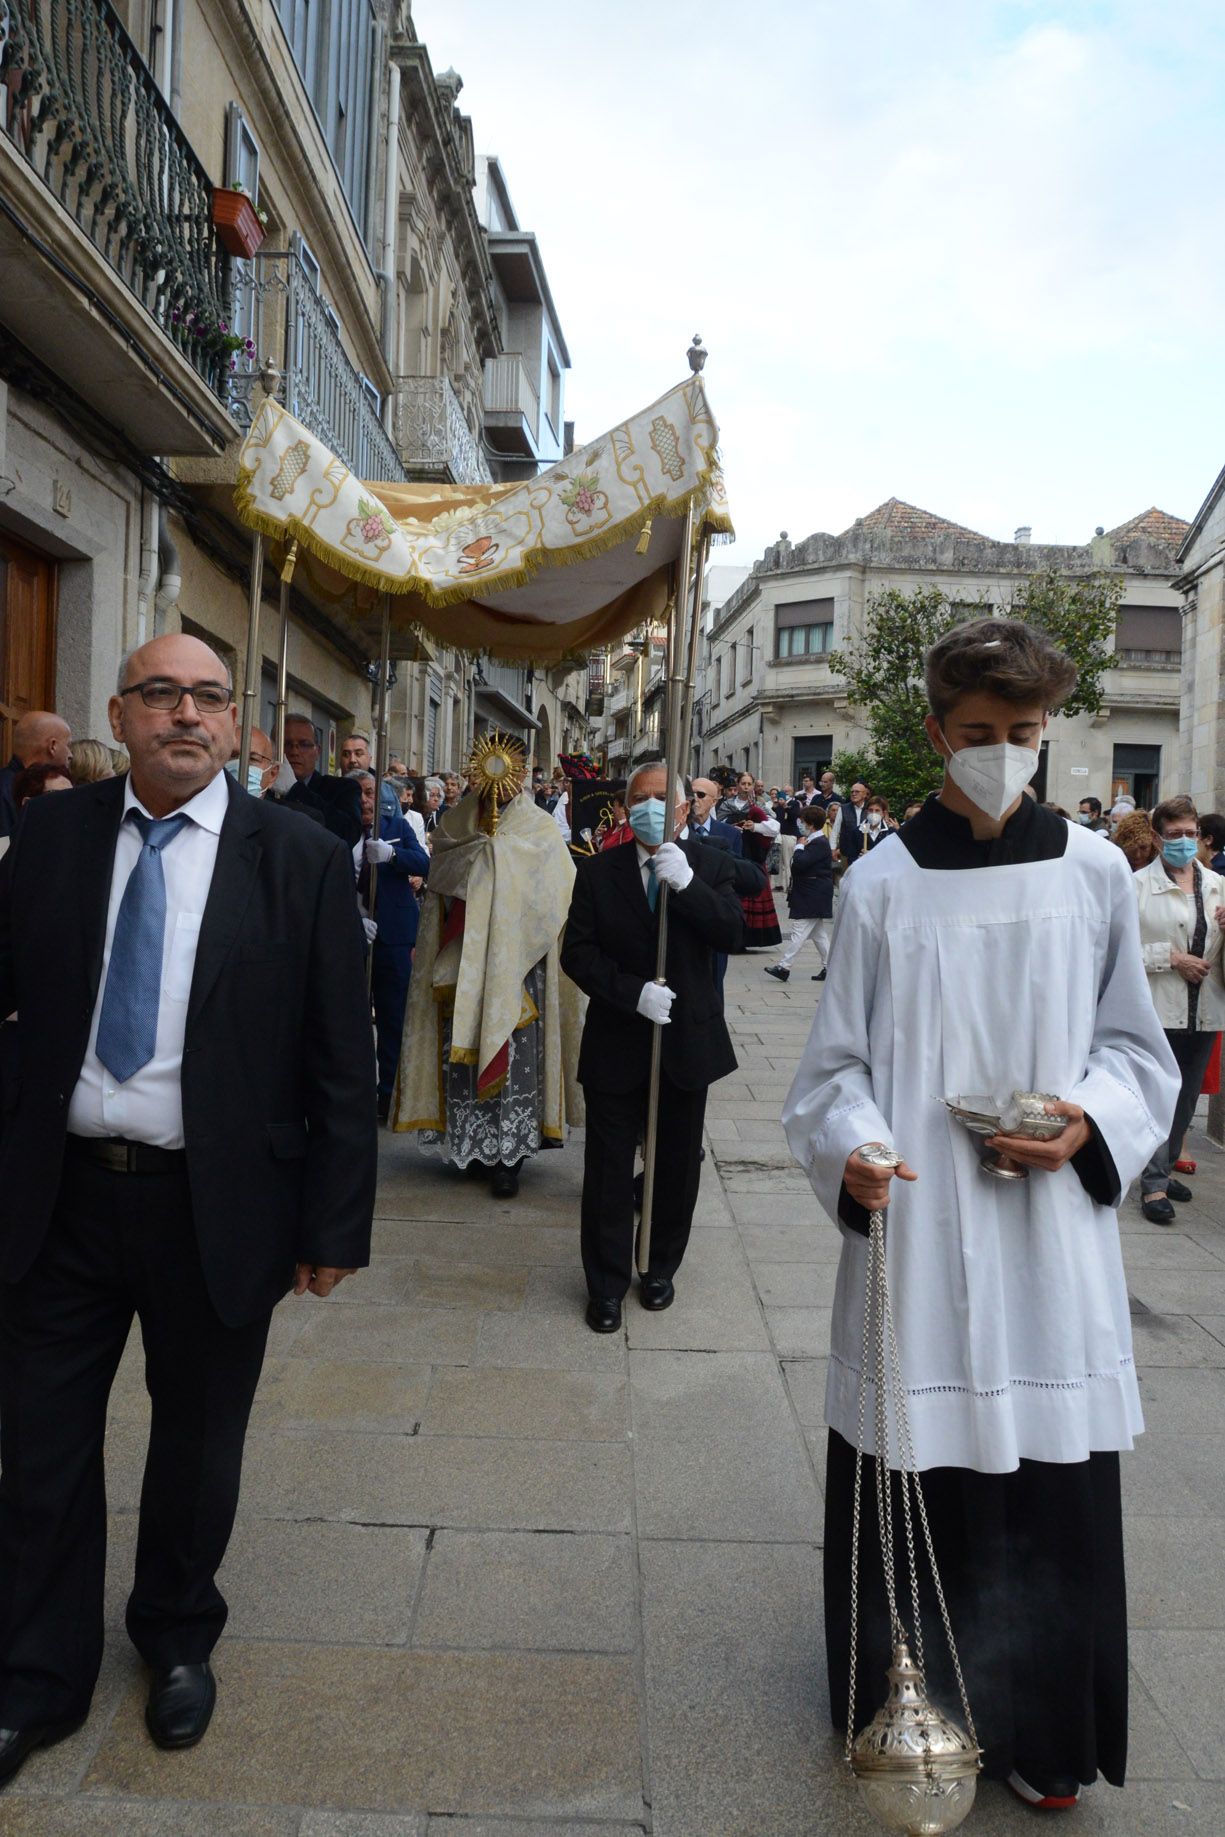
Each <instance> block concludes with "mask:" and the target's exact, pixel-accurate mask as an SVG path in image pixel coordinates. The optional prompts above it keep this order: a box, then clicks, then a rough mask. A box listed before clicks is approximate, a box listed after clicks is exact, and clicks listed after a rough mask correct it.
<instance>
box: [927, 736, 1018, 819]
mask: <svg viewBox="0 0 1225 1837" xmlns="http://www.w3.org/2000/svg"><path fill="white" fill-rule="evenodd" d="M940 738H941V739H942V740H943V741H944V744H945V745H946V746H948V745H949V742H948V738H947V736H946V735H945V734H944V732H943V731H941V734H940ZM944 763H945V765H946V766H947V767H948V772H949V777H950V778H951V779H952V781H953V783H954V784H955V785H956V786H957V788H958V790H959V791H964V792H965V794H966V796H967V797H968V798H969V800H970V802H971V803H972V804H973V805H974V806H975V807H976V808H977V809H979V810H981V811H982V813H983V815H984V816H989V817H990V818H991V821H992V822H993V823H998V822H999V820H1000V818H1001V817H1002V816H1003V814H1004V812H1005V810H1009V809H1011V808H1012V806H1013V804H1015V803H1016V801H1017V799H1018V797H1020V795H1021V793H1022V792H1023V791H1024V789H1025V787H1026V785H1027V784H1028V783H1029V781H1030V779H1031V778H1032V777H1033V775H1034V773H1035V772H1036V771H1037V769H1038V755H1037V753H1036V752H1035V751H1034V750H1033V748H1032V747H1030V746H1013V745H1012V743H1011V742H1010V741H1008V740H1005V741H1003V742H1002V743H1001V744H1000V745H999V746H963V747H962V749H961V751H960V752H959V753H955V752H953V751H952V750H951V748H950V751H949V756H948V758H947V759H946V760H945V762H944Z"/></svg>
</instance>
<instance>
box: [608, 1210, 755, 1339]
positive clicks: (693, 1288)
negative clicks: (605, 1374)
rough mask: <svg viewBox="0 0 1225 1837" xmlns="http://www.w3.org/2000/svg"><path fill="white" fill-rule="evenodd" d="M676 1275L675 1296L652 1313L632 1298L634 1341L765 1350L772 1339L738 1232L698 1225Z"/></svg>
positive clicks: (629, 1329) (629, 1318)
mask: <svg viewBox="0 0 1225 1837" xmlns="http://www.w3.org/2000/svg"><path fill="white" fill-rule="evenodd" d="M693 1237H694V1240H697V1241H696V1242H693V1241H691V1246H690V1251H689V1253H687V1255H686V1258H685V1261H684V1262H683V1263H682V1264H681V1267H680V1270H679V1271H678V1273H677V1277H676V1300H675V1301H674V1302H673V1304H672V1306H671V1307H670V1308H666V1309H664V1311H663V1312H662V1313H658V1314H653V1313H649V1312H647V1310H646V1309H644V1308H641V1307H639V1306H638V1305H637V1303H636V1301H634V1300H632V1299H631V1300H629V1301H627V1304H626V1334H627V1337H628V1339H629V1343H630V1346H631V1347H635V1346H642V1347H655V1348H660V1349H665V1348H669V1347H673V1348H677V1349H680V1350H699V1351H708V1352H730V1353H735V1352H744V1351H748V1352H752V1351H757V1350H760V1351H763V1352H764V1351H766V1350H767V1349H768V1347H769V1344H770V1342H769V1339H768V1337H767V1335H766V1327H765V1321H764V1320H763V1318H762V1312H761V1304H760V1302H759V1301H758V1299H757V1295H756V1293H755V1291H754V1286H753V1278H752V1274H751V1272H750V1270H749V1266H748V1262H747V1260H746V1258H745V1255H744V1251H743V1250H742V1249H741V1247H740V1243H739V1234H738V1233H736V1232H734V1231H717V1230H716V1231H712V1232H710V1233H708V1234H707V1235H705V1236H701V1235H700V1233H699V1231H697V1230H695V1232H694V1234H693Z"/></svg>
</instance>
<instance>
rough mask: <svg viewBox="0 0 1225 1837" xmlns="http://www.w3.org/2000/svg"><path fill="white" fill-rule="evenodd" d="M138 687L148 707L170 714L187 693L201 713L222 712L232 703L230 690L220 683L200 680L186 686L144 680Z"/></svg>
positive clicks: (142, 699)
mask: <svg viewBox="0 0 1225 1837" xmlns="http://www.w3.org/2000/svg"><path fill="white" fill-rule="evenodd" d="M136 687H137V688H138V689H139V691H140V699H141V701H142V702H143V703H144V704H145V707H146V708H156V709H158V710H159V712H161V713H162V714H169V713H171V712H172V711H173V710H174V709H175V708H177V707H178V705H179V703H180V702H181V701H182V699H183V697H184V696H185V695H190V697H191V699H192V701H193V702H194V703H195V704H196V707H197V708H198V709H199V710H200V712H201V714H220V713H221V712H222V710H223V709H226V708H228V707H229V705H230V699H231V698H230V691H229V689H228V688H227V687H225V686H224V685H222V684H220V683H209V682H199V683H192V684H190V685H188V686H184V684H182V683H177V682H143V683H138V684H137V685H136Z"/></svg>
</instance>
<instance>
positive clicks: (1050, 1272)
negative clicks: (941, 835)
mask: <svg viewBox="0 0 1225 1837" xmlns="http://www.w3.org/2000/svg"><path fill="white" fill-rule="evenodd" d="M1178 1085H1179V1079H1178V1071H1177V1067H1176V1066H1175V1063H1174V1059H1173V1055H1172V1054H1171V1052H1170V1049H1169V1047H1168V1045H1167V1044H1166V1040H1165V1036H1164V1034H1163V1033H1162V1030H1161V1027H1160V1026H1159V1024H1158V1022H1157V1018H1156V1015H1155V1014H1154V1011H1153V1003H1152V997H1151V995H1150V994H1149V990H1148V987H1147V983H1146V978H1145V974H1144V968H1143V964H1142V962H1141V956H1140V940H1139V933H1138V927H1137V920H1136V900H1135V894H1134V892H1133V890H1132V885H1131V871H1130V869H1129V868H1128V865H1127V862H1126V860H1125V858H1124V856H1123V854H1122V852H1121V850H1119V849H1116V848H1103V847H1102V845H1101V842H1100V839H1099V838H1098V837H1097V836H1095V835H1092V834H1090V833H1089V832H1088V831H1077V830H1072V831H1071V832H1070V834H1069V837H1068V848H1067V853H1066V855H1064V856H1063V857H1062V859H1059V860H1053V861H1049V860H1048V861H1035V862H1027V863H1023V864H1020V865H1015V866H1000V867H982V868H967V869H957V870H953V869H935V870H933V869H924V868H920V867H919V866H918V865H917V864H916V862H915V861H914V859H913V858H912V856H911V854H910V852H909V850H908V849H907V848H906V847H905V846H904V844H900V843H899V844H896V845H895V846H894V847H893V848H879V849H874V850H873V851H872V852H871V853H870V854H868V855H866V856H865V857H864V858H863V859H862V860H860V861H858V862H856V863H855V865H854V867H853V868H852V870H851V872H850V873H849V874H848V875H847V877H846V879H845V880H844V882H843V886H842V894H841V901H840V911H839V916H838V921H837V924H836V926H835V931H834V941H833V947H832V952H831V956H830V962H829V972H828V978H827V981H826V984H825V989H824V993H823V995H822V998H821V1003H820V1006H819V1008H818V1010H817V1015H816V1019H815V1021H814V1022H813V1027H812V1032H811V1034H810V1036H809V1040H808V1045H807V1047H806V1049H805V1052H804V1056H803V1059H802V1061H801V1063H800V1068H799V1070H798V1072H797V1073H796V1077H795V1082H794V1083H793V1085H792V1087H791V1091H790V1093H789V1095H788V1098H787V1102H786V1105H785V1108H784V1111H783V1123H784V1125H785V1128H786V1131H787V1138H788V1141H789V1142H790V1144H791V1149H792V1152H793V1154H794V1155H795V1156H796V1159H797V1160H798V1161H799V1162H800V1163H801V1165H802V1166H803V1167H804V1168H805V1169H806V1171H807V1173H808V1175H809V1178H810V1179H811V1181H812V1184H813V1189H814V1191H815V1192H816V1195H817V1197H818V1199H819V1200H820V1201H821V1204H822V1205H823V1207H824V1208H825V1210H826V1212H827V1213H828V1214H829V1216H830V1218H836V1217H837V1211H838V1200H839V1193H840V1190H841V1185H842V1175H843V1169H844V1168H845V1165H846V1161H847V1157H848V1156H849V1155H850V1154H851V1153H852V1151H853V1150H854V1149H856V1148H858V1147H861V1146H862V1145H863V1144H864V1143H866V1142H877V1141H879V1142H886V1143H888V1144H889V1145H890V1146H891V1147H893V1148H895V1150H896V1151H897V1152H898V1153H899V1154H900V1155H902V1157H903V1158H904V1159H905V1160H906V1161H907V1162H908V1163H909V1165H910V1166H911V1167H912V1168H913V1169H914V1170H915V1172H916V1173H917V1174H918V1176H919V1179H918V1182H917V1183H916V1184H913V1185H911V1184H908V1183H905V1182H902V1181H897V1180H895V1181H894V1183H893V1186H892V1199H891V1203H890V1207H889V1212H888V1224H887V1231H886V1239H887V1264H888V1271H889V1282H890V1287H891V1290H892V1295H893V1305H894V1311H895V1320H896V1325H897V1335H898V1343H899V1346H900V1348H901V1358H902V1368H903V1381H904V1384H905V1388H906V1392H907V1400H908V1407H909V1413H910V1422H911V1428H912V1432H913V1436H914V1443H915V1452H916V1458H917V1461H918V1465H919V1467H920V1468H928V1467H944V1466H951V1467H969V1468H974V1469H976V1470H978V1471H979V1472H982V1473H1008V1472H1011V1471H1012V1470H1013V1469H1014V1468H1015V1467H1016V1465H1017V1463H1018V1461H1019V1460H1022V1459H1027V1460H1038V1461H1058V1462H1067V1461H1083V1460H1087V1459H1088V1457H1089V1454H1090V1452H1092V1451H1096V1450H1104V1449H1123V1448H1130V1447H1131V1445H1132V1438H1133V1436H1135V1435H1136V1434H1138V1433H1140V1432H1141V1431H1142V1430H1143V1427H1144V1423H1143V1418H1142V1416H1141V1411H1140V1399H1139V1391H1138V1387H1137V1384H1136V1373H1135V1366H1134V1363H1133V1359H1132V1346H1131V1322H1130V1317H1129V1312H1128V1303H1127V1288H1126V1284H1125V1281H1124V1276H1123V1260H1122V1253H1121V1248H1120V1243H1119V1232H1118V1220H1117V1217H1116V1215H1115V1213H1114V1211H1113V1210H1111V1209H1109V1208H1107V1207H1104V1206H1100V1205H1097V1204H1096V1203H1095V1202H1094V1201H1093V1200H1092V1199H1091V1198H1090V1196H1089V1194H1088V1193H1087V1192H1086V1191H1085V1189H1084V1187H1083V1186H1082V1185H1081V1182H1080V1180H1079V1178H1078V1176H1077V1174H1076V1172H1075V1171H1074V1170H1073V1168H1072V1167H1071V1166H1065V1167H1062V1168H1061V1169H1060V1170H1059V1171H1058V1172H1057V1173H1054V1174H1049V1173H1039V1172H1037V1171H1031V1173H1030V1177H1029V1179H1028V1180H1023V1181H1001V1180H993V1179H991V1178H990V1177H989V1176H988V1175H986V1174H984V1173H983V1172H981V1170H980V1168H979V1165H978V1161H979V1152H980V1148H981V1139H980V1138H979V1137H977V1136H972V1135H970V1134H969V1133H968V1132H967V1130H966V1129H965V1128H964V1127H963V1125H962V1124H961V1123H959V1122H958V1121H957V1120H956V1118H955V1117H953V1116H951V1115H950V1114H949V1113H948V1111H947V1110H946V1109H945V1108H944V1105H943V1103H942V1101H941V1099H942V1098H944V1097H945V1096H955V1095H961V1096H974V1095H980V1094H985V1093H997V1094H999V1095H1000V1096H1006V1095H1007V1094H1008V1093H1010V1092H1011V1091H1013V1090H1036V1091H1051V1092H1054V1093H1055V1094H1056V1095H1058V1096H1060V1097H1064V1098H1067V1099H1069V1100H1070V1101H1071V1102H1073V1103H1077V1104H1080V1105H1082V1106H1083V1108H1084V1110H1085V1112H1086V1114H1087V1115H1088V1116H1090V1117H1091V1118H1092V1119H1093V1121H1094V1123H1095V1124H1096V1126H1097V1128H1098V1130H1099V1132H1100V1134H1101V1137H1102V1140H1103V1141H1104V1143H1105V1145H1106V1147H1107V1149H1108V1150H1109V1152H1110V1155H1111V1157H1112V1158H1113V1161H1114V1165H1115V1168H1116V1170H1117V1172H1118V1176H1119V1182H1120V1185H1121V1187H1122V1188H1123V1190H1126V1187H1127V1185H1128V1183H1129V1182H1130V1181H1132V1180H1133V1179H1135V1178H1136V1176H1137V1175H1138V1174H1139V1173H1140V1171H1141V1169H1142V1168H1143V1167H1144V1165H1145V1163H1146V1161H1147V1160H1148V1158H1149V1156H1150V1155H1151V1154H1152V1152H1153V1150H1154V1148H1155V1147H1156V1146H1157V1144H1158V1143H1159V1142H1163V1141H1165V1140H1166V1139H1167V1137H1168V1135H1169V1130H1170V1125H1171V1120H1172V1117H1173V1111H1174V1103H1175V1099H1176V1097H1177V1094H1178ZM867 1248H868V1246H867V1239H866V1238H864V1237H862V1236H860V1235H859V1234H858V1233H857V1232H852V1231H849V1230H846V1229H844V1230H843V1247H842V1258H841V1262H840V1265H839V1269H838V1281H837V1289H836V1293H835V1297H834V1312H833V1328H832V1336H831V1348H830V1361H829V1375H828V1380H827V1387H826V1413H827V1420H828V1422H829V1423H830V1425H831V1426H832V1427H833V1428H834V1429H836V1430H837V1431H838V1433H839V1434H840V1435H842V1436H843V1437H844V1438H845V1439H846V1440H847V1441H849V1442H850V1443H851V1445H852V1446H854V1445H855V1441H856V1436H857V1417H858V1400H859V1374H860V1362H861V1343H862V1333H863V1296H864V1286H865V1277H866V1266H867ZM873 1405H874V1388H873V1386H872V1384H871V1382H869V1385H868V1395H867V1446H868V1448H869V1449H871V1448H872V1446H873V1442H872V1413H873Z"/></svg>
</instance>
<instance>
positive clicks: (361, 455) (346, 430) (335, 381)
mask: <svg viewBox="0 0 1225 1837" xmlns="http://www.w3.org/2000/svg"><path fill="white" fill-rule="evenodd" d="M231 321H232V323H233V325H234V328H235V330H236V331H238V332H241V333H243V334H244V335H245V336H246V337H248V338H249V339H250V340H251V343H252V344H253V346H254V347H255V356H254V357H252V358H249V359H248V358H245V357H244V358H240V360H239V364H238V367H237V369H236V370H235V371H234V373H233V375H232V376H231V378H230V413H231V414H232V415H233V417H234V419H235V421H237V422H238V424H239V426H240V427H242V428H248V427H250V425H251V417H252V401H253V398H254V394H255V388H256V385H257V383H258V381H259V374H258V373H259V368H260V365H261V364H262V363H263V362H264V361H265V360H266V359H267V358H268V357H274V358H275V359H276V362H277V364H278V365H279V367H280V370H281V372H282V383H281V396H282V399H283V400H284V403H285V406H286V408H288V410H289V412H290V414H291V415H293V416H294V418H295V419H296V420H298V421H301V423H302V425H303V426H304V427H308V428H309V429H310V431H311V433H312V434H317V435H318V437H319V439H320V440H322V441H323V442H324V443H325V445H326V446H327V447H328V448H329V450H330V451H331V452H333V453H335V455H336V457H337V458H338V459H342V460H343V461H344V463H345V465H346V466H348V467H349V469H350V471H351V472H354V473H356V475H357V477H358V478H365V479H372V480H380V479H382V480H396V479H402V478H403V477H404V467H403V466H402V465H401V464H400V456H399V454H398V453H397V452H396V449H395V444H394V442H393V441H392V438H391V435H390V434H389V433H388V432H387V429H386V428H385V427H384V426H383V423H382V421H381V419H380V418H379V408H378V393H377V391H376V390H375V388H374V385H373V384H372V383H370V382H368V381H367V380H366V378H365V377H363V376H362V375H361V373H360V372H359V371H358V370H356V369H355V368H354V367H353V365H352V363H351V362H350V361H349V358H348V355H347V354H346V352H345V348H344V345H343V344H342V343H341V341H340V333H339V331H338V330H337V322H336V318H335V314H334V313H332V311H331V309H330V308H329V307H328V305H327V303H326V301H325V300H324V298H323V295H322V294H321V293H320V292H319V289H318V287H317V286H316V285H315V282H314V280H313V279H312V278H311V275H310V273H309V272H308V270H307V268H306V267H305V265H304V264H303V262H302V260H301V259H300V257H299V256H298V255H297V254H295V253H294V252H293V251H289V250H271V251H268V252H265V251H264V250H262V249H261V250H260V252H259V254H258V255H257V256H255V258H254V260H252V261H249V262H236V263H235V265H234V292H233V308H232V314H231Z"/></svg>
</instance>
